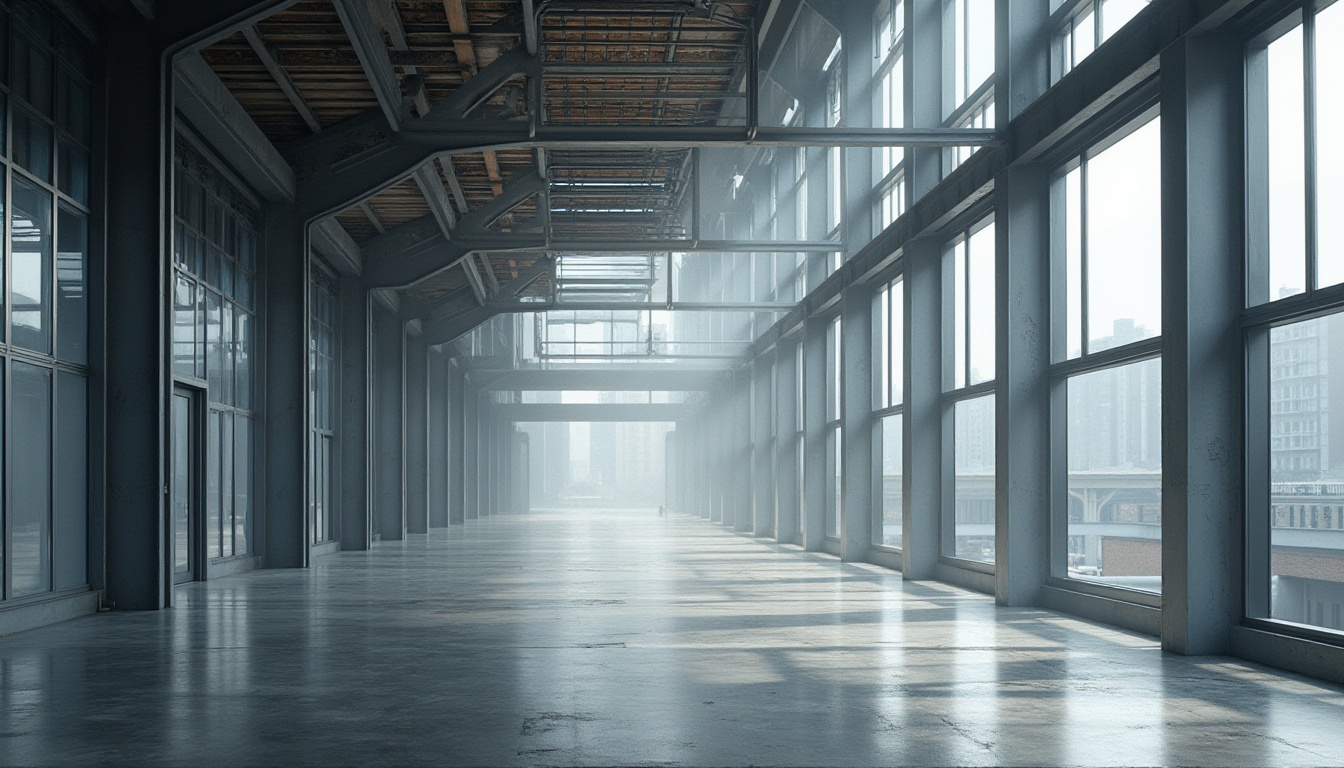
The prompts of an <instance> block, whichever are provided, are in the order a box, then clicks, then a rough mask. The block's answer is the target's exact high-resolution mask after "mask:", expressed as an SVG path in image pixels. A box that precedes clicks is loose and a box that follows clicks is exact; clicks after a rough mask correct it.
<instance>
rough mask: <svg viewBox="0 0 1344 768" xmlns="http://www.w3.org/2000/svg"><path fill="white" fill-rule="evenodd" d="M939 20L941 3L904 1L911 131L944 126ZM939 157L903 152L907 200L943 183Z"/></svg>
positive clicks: (933, 151) (934, 152) (932, 152)
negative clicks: (912, 129)
mask: <svg viewBox="0 0 1344 768" xmlns="http://www.w3.org/2000/svg"><path fill="white" fill-rule="evenodd" d="M1034 1H1035V0H1032V2H1034ZM998 7H999V6H997V5H996V10H997V8H998ZM942 20H943V0H906V3H905V124H906V125H907V126H909V127H911V128H937V127H938V126H940V125H942V122H943V74H942V73H943V36H942V23H943V21H942ZM1037 45H1040V46H1042V47H1046V46H1047V42H1046V41H1045V40H1041V41H1038V42H1037ZM942 157H943V151H942V150H941V149H939V148H937V147H911V148H908V149H906V150H905V158H906V161H905V162H906V171H905V178H906V182H905V183H906V190H907V192H908V193H909V194H908V195H907V196H906V199H907V200H918V199H919V198H920V197H921V196H923V195H924V193H926V192H928V191H929V190H931V189H933V188H934V187H935V186H936V185H937V184H938V182H940V181H942V180H943V170H942V168H943V160H942Z"/></svg>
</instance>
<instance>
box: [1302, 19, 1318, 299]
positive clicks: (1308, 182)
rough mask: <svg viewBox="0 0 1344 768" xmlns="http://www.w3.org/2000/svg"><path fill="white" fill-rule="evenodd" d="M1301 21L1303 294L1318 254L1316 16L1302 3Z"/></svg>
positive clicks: (1314, 283)
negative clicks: (1303, 219)
mask: <svg viewBox="0 0 1344 768" xmlns="http://www.w3.org/2000/svg"><path fill="white" fill-rule="evenodd" d="M1303 10H1304V14H1303V15H1304V18H1303V23H1302V90H1303V93H1302V106H1303V108H1304V110H1305V115H1304V119H1303V121H1302V131H1303V145H1302V150H1303V152H1302V154H1303V161H1304V163H1305V165H1306V168H1305V169H1304V171H1305V172H1304V173H1303V174H1302V179H1303V183H1304V186H1305V187H1306V189H1305V190H1304V196H1303V198H1302V200H1303V212H1304V213H1305V214H1306V222H1304V224H1305V229H1304V230H1303V231H1304V233H1305V235H1306V238H1305V240H1306V242H1305V243H1304V245H1305V247H1306V257H1307V285H1306V289H1307V293H1309V294H1310V293H1314V292H1315V291H1316V289H1317V287H1318V281H1319V274H1320V268H1319V263H1318V262H1319V254H1318V253H1317V249H1316V245H1317V243H1316V66H1315V63H1316V61H1315V60H1316V15H1315V13H1313V9H1312V7H1311V4H1310V3H1308V4H1306V7H1305V8H1304V9H1303Z"/></svg>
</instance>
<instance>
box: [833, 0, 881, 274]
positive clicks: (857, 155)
mask: <svg viewBox="0 0 1344 768" xmlns="http://www.w3.org/2000/svg"><path fill="white" fill-rule="evenodd" d="M873 5H874V4H873V3H871V2H862V3H855V2H847V3H844V5H843V11H841V13H840V18H839V19H838V21H839V22H840V24H841V26H840V32H841V35H842V36H843V38H844V59H845V72H844V75H845V77H844V80H845V94H844V105H845V106H844V110H845V124H846V125H848V126H850V127H855V128H867V127H871V126H872V124H873V67H874V66H875V65H876V62H877V58H876V56H875V52H874V50H873V49H874V47H875V46H876V43H877V36H876V35H875V34H873ZM840 152H841V156H842V157H843V158H844V179H843V182H842V185H841V190H842V197H843V200H844V222H843V223H842V224H841V231H843V232H844V233H845V244H846V246H848V249H849V255H850V256H853V255H854V254H855V253H857V252H858V250H859V249H860V248H862V247H863V246H865V245H867V244H868V241H869V240H871V239H872V237H873V234H874V230H873V208H874V206H873V150H872V149H871V148H869V147H845V148H844V149H842V150H840Z"/></svg>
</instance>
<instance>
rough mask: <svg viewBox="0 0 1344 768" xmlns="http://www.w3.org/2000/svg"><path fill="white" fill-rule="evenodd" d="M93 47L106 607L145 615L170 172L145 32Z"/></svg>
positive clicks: (160, 504)
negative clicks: (98, 105) (103, 155)
mask: <svg viewBox="0 0 1344 768" xmlns="http://www.w3.org/2000/svg"><path fill="white" fill-rule="evenodd" d="M105 44H106V46H107V58H108V61H111V62H116V66H111V67H108V68H107V88H108V93H114V94H117V97H116V98H111V99H107V146H108V148H109V149H110V150H111V151H109V152H108V153H107V164H106V168H107V187H108V189H110V190H115V191H116V193H115V194H110V195H107V197H106V206H107V265H108V268H107V269H106V270H105V273H106V298H107V301H106V318H107V320H106V340H107V356H106V425H107V426H106V435H107V451H106V466H107V469H106V473H105V477H106V479H107V496H106V515H105V520H104V525H105V532H106V540H107V545H106V553H107V555H106V558H107V559H106V587H107V600H108V601H109V602H113V603H116V605H117V607H118V608H122V609H135V610H143V609H157V608H163V607H164V606H166V605H168V604H169V602H170V597H171V589H172V586H171V584H170V582H169V580H168V572H167V557H168V556H169V552H168V550H167V547H166V543H167V542H166V539H165V536H164V530H165V525H166V513H167V510H166V498H165V495H164V491H163V489H164V485H165V483H166V482H167V479H166V478H165V476H164V469H163V468H164V466H166V461H167V440H166V439H165V435H166V432H165V430H166V425H165V423H164V414H165V413H167V411H168V401H167V397H168V394H167V393H168V391H169V390H168V382H169V378H168V371H167V366H166V363H165V359H164V357H165V351H164V350H165V349H166V347H165V339H164V324H165V321H164V318H165V317H166V315H165V313H166V312H167V306H166V303H165V297H166V296H167V295H168V291H167V289H166V288H165V285H166V280H167V273H168V270H169V267H168V265H167V254H166V247H165V241H164V232H163V229H162V227H163V217H164V211H163V208H162V207H163V206H164V205H165V204H166V203H165V201H167V200H169V199H170V198H169V197H167V195H166V194H165V192H164V189H163V180H164V179H165V178H167V177H169V174H170V172H171V167H172V166H171V162H172V156H171V154H170V152H169V151H168V150H166V149H165V146H167V147H171V142H165V141H164V139H165V134H167V136H168V137H171V135H172V134H171V130H170V129H169V127H168V126H166V125H165V123H164V121H163V115H164V113H165V102H166V100H167V98H168V94H166V93H164V91H163V88H162V83H163V78H162V77H161V75H160V68H161V65H162V62H161V60H160V54H161V50H160V46H159V44H158V41H157V39H156V38H155V36H154V35H152V34H150V30H149V26H148V25H147V24H145V23H143V22H126V23H122V22H112V23H110V24H109V25H108V28H107V36H106V38H105ZM169 114H171V112H169ZM95 378H96V377H95ZM93 383H94V382H93V381H90V384H91V385H92V384H93ZM91 426H92V425H91ZM131 446H134V447H135V449H134V450H129V448H130V447H131ZM94 542H96V539H95V538H92V537H91V538H90V543H91V545H93V544H94ZM90 578H91V579H96V578H97V576H96V575H94V574H90Z"/></svg>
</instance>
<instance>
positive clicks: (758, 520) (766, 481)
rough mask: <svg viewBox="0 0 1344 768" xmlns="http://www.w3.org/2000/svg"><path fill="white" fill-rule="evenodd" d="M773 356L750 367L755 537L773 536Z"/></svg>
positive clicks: (764, 356) (760, 359)
mask: <svg viewBox="0 0 1344 768" xmlns="http://www.w3.org/2000/svg"><path fill="white" fill-rule="evenodd" d="M773 358H774V355H773V354H770V355H762V356H760V357H758V358H756V362H755V364H754V365H753V371H752V377H751V384H752V392H753V394H752V401H753V402H752V409H751V431H752V442H753V444H754V449H755V450H754V451H753V452H752V454H753V455H752V466H753V467H754V471H753V473H752V480H753V485H754V487H753V489H752V531H753V532H754V533H755V534H756V535H757V536H773V535H775V457H774V454H773V453H772V451H771V446H770V432H771V426H772V424H773V422H774V409H773V402H774V392H772V391H771V390H772V389H773V387H772V386H771V385H772V383H773V382H772V378H773V376H772V373H773V370H772V369H773V366H774V360H773Z"/></svg>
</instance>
